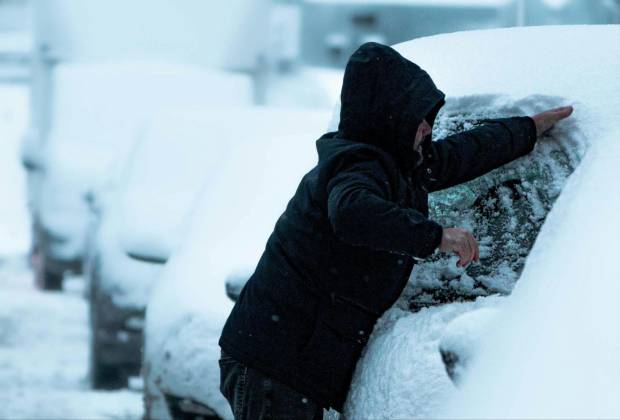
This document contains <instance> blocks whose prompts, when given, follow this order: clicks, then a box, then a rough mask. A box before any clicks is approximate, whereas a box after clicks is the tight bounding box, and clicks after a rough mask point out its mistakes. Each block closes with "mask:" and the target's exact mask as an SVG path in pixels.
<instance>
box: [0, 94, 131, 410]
mask: <svg viewBox="0 0 620 420" xmlns="http://www.w3.org/2000/svg"><path fill="white" fill-rule="evenodd" d="M27 98H28V95H27V91H26V89H25V88H23V87H19V86H11V87H7V86H0V160H1V162H0V179H2V182H0V196H1V197H2V205H1V206H0V389H2V392H0V418H3V419H5V418H6V419H26V418H27V419H49V418H62V419H83V418H98V419H99V418H117V419H119V418H128V419H135V418H139V417H141V416H142V411H143V409H142V395H141V394H140V393H139V392H135V391H128V390H124V391H118V392H91V391H89V390H88V383H87V378H86V375H87V369H88V344H87V343H88V338H89V329H88V311H87V307H86V303H85V302H84V300H83V299H82V293H81V287H82V282H81V281H79V280H77V279H71V280H69V281H68V282H67V288H68V291H67V292H65V293H62V294H55V293H44V292H41V291H39V290H36V289H35V287H34V282H33V273H32V271H31V270H30V269H29V268H28V266H27V265H26V258H25V255H26V253H27V251H28V244H29V236H30V225H29V218H28V211H27V209H26V193H25V190H24V188H25V185H24V184H25V182H24V181H25V180H24V178H25V173H24V171H23V169H22V168H21V166H20V162H19V154H18V150H19V141H20V136H21V135H22V133H23V130H24V129H25V127H26V118H27Z"/></svg>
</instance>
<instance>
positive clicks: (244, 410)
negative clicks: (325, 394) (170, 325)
mask: <svg viewBox="0 0 620 420" xmlns="http://www.w3.org/2000/svg"><path fill="white" fill-rule="evenodd" d="M220 390H221V391H222V394H224V396H225V397H226V399H227V400H228V402H229V404H230V407H231V408H232V411H233V413H234V415H235V419H236V420H239V419H243V420H245V419H252V420H254V419H309V420H322V419H323V408H322V407H320V406H319V405H318V404H316V403H315V402H314V401H312V400H310V399H309V398H307V397H305V396H304V395H302V394H300V393H299V392H297V391H294V390H292V389H291V388H289V387H288V386H286V385H284V384H282V383H280V382H277V381H275V380H273V379H271V378H269V377H268V376H265V375H263V374H262V373H260V372H259V371H257V370H255V369H252V368H250V367H248V366H246V365H244V364H243V363H241V362H238V361H237V360H235V359H233V358H232V357H230V356H228V355H227V354H225V353H224V352H222V356H221V359H220Z"/></svg>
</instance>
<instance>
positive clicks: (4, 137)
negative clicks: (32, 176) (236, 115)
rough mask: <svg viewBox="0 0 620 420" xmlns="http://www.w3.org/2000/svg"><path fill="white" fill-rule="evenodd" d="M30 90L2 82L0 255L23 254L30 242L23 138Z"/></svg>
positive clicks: (0, 99) (0, 113)
mask: <svg viewBox="0 0 620 420" xmlns="http://www.w3.org/2000/svg"><path fill="white" fill-rule="evenodd" d="M27 119H28V92H27V91H26V89H24V88H23V87H19V86H1V85H0V180H1V181H0V197H1V203H2V204H1V205H0V255H3V256H8V255H21V254H23V253H25V252H26V251H27V250H28V246H29V244H30V221H29V218H28V212H27V209H26V184H25V179H24V173H23V169H22V167H21V163H20V160H19V140H20V137H21V136H22V135H23V133H24V131H25V130H26V124H27Z"/></svg>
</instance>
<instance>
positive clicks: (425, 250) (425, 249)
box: [411, 220, 443, 258]
mask: <svg viewBox="0 0 620 420" xmlns="http://www.w3.org/2000/svg"><path fill="white" fill-rule="evenodd" d="M421 230H422V233H421V234H420V237H418V238H415V247H414V248H415V249H414V250H413V252H412V253H411V255H412V256H414V257H416V258H427V257H429V256H430V255H431V254H433V252H435V250H436V249H437V248H439V245H441V238H442V237H443V227H442V226H441V225H440V224H439V223H437V222H434V221H432V220H428V221H426V222H424V227H423V228H422V229H421Z"/></svg>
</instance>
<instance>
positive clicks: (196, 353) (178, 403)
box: [143, 110, 331, 419]
mask: <svg viewBox="0 0 620 420" xmlns="http://www.w3.org/2000/svg"><path fill="white" fill-rule="evenodd" d="M330 117H331V114H330V112H315V113H309V112H307V111H304V112H299V111H297V112H291V111H285V110H279V111H277V112H273V113H271V114H270V113H266V112H264V111H263V112H257V113H256V114H255V115H254V117H252V118H245V119H242V120H238V121H239V122H238V123H237V124H235V125H231V126H230V127H229V128H228V130H227V132H226V133H225V134H224V135H223V136H221V138H220V140H221V141H225V142H229V143H231V146H232V149H230V151H229V152H228V153H227V156H226V157H223V158H222V159H223V160H224V161H223V162H221V163H220V164H219V169H218V171H217V174H216V175H215V177H214V178H213V179H212V181H211V182H210V183H209V185H208V186H207V187H205V190H204V192H203V194H202V196H201V204H200V205H199V206H198V207H197V209H196V210H195V211H194V216H193V222H192V227H191V229H190V231H189V235H188V236H187V238H186V239H184V241H183V244H182V245H181V247H180V249H179V251H178V252H176V253H175V254H173V256H172V258H171V259H170V261H169V262H168V263H167V265H166V267H165V268H164V271H163V274H162V275H161V277H160V279H159V281H158V283H157V285H156V287H155V289H154V291H153V294H152V296H151V299H150V300H149V304H148V307H147V314H146V330H145V352H144V359H145V360H144V369H143V375H144V380H145V410H146V417H147V418H157V419H163V418H171V417H173V418H181V414H180V413H185V415H192V414H193V415H199V414H202V415H206V414H208V413H210V414H211V415H216V416H218V417H221V418H230V417H231V416H232V413H231V412H230V408H229V407H228V403H227V402H226V400H224V397H223V396H222V395H221V394H220V393H219V368H218V367H217V366H218V364H217V360H218V358H219V347H218V345H217V340H218V339H219V335H220V332H221V329H222V327H223V325H224V321H225V319H226V317H227V316H228V313H229V311H230V309H231V308H232V301H230V300H229V299H228V298H227V296H226V290H225V282H226V281H227V280H229V279H231V278H238V279H247V278H248V277H249V275H250V274H251V273H252V272H253V270H254V268H255V266H256V263H257V261H258V258H259V257H260V255H261V253H262V251H263V249H264V246H265V238H266V237H267V236H268V235H269V233H270V232H271V230H272V229H273V225H274V223H275V221H276V220H277V218H278V217H279V216H280V215H281V214H282V212H283V211H284V209H285V208H286V204H287V201H288V200H289V199H290V197H291V196H292V194H293V193H294V191H295V188H296V187H297V183H298V181H299V179H300V177H301V176H302V175H303V174H304V173H306V172H307V171H308V170H309V169H310V168H311V167H312V166H313V165H314V164H315V163H316V149H315V144H314V140H315V139H316V138H317V137H318V136H319V135H321V134H322V133H323V132H324V131H325V128H326V127H327V124H328V122H329V119H330Z"/></svg>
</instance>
